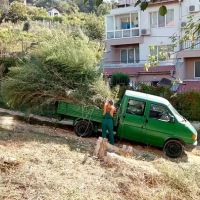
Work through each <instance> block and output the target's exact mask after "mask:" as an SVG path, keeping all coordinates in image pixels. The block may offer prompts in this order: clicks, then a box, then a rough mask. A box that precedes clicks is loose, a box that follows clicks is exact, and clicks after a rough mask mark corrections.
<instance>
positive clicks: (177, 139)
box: [116, 90, 197, 158]
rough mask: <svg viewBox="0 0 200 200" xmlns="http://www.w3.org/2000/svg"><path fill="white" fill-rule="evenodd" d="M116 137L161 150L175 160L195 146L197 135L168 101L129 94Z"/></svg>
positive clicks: (137, 93) (122, 108)
mask: <svg viewBox="0 0 200 200" xmlns="http://www.w3.org/2000/svg"><path fill="white" fill-rule="evenodd" d="M116 136H117V137H120V138H124V139H128V140H132V141H137V142H142V143H145V144H148V145H154V146H158V147H162V148H163V150H164V151H166V154H167V155H168V156H170V157H174V158H176V157H179V156H180V155H181V154H182V152H183V150H184V149H186V150H192V149H194V148H195V147H196V145H197V131H196V130H195V128H194V127H193V126H192V125H191V124H190V122H189V121H187V120H186V119H185V118H184V117H182V116H181V115H180V114H179V113H178V112H177V111H176V109H175V108H174V107H173V106H172V105H171V104H170V102H169V101H168V100H166V99H164V98H162V97H158V96H154V95H149V94H145V93H141V92H136V91H130V90H127V91H126V92H125V95H124V97H123V100H122V103H121V106H120V112H119V124H118V127H117V134H116Z"/></svg>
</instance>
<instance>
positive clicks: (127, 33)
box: [106, 28, 140, 40]
mask: <svg viewBox="0 0 200 200" xmlns="http://www.w3.org/2000/svg"><path fill="white" fill-rule="evenodd" d="M137 36H140V33H139V28H135V29H129V30H128V29H125V30H114V31H107V34H106V39H107V40H108V39H117V38H129V37H137Z"/></svg>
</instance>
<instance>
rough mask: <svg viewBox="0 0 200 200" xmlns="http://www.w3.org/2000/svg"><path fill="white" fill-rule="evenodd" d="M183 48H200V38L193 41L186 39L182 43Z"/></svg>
mask: <svg viewBox="0 0 200 200" xmlns="http://www.w3.org/2000/svg"><path fill="white" fill-rule="evenodd" d="M181 50H200V40H195V41H194V42H193V43H192V42H191V41H190V40H187V41H185V42H184V43H183V44H182V45H181Z"/></svg>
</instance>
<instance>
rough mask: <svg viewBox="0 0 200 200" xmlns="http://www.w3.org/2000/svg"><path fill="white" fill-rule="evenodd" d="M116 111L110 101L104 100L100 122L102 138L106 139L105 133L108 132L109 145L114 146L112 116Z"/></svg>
mask: <svg viewBox="0 0 200 200" xmlns="http://www.w3.org/2000/svg"><path fill="white" fill-rule="evenodd" d="M115 111H116V108H115V107H114V102H113V101H112V100H108V99H107V100H106V102H105V104H104V110H103V121H102V137H103V138H106V131H107V130H108V132H109V141H110V144H112V145H114V136H113V115H114V112H115Z"/></svg>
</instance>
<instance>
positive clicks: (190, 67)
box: [105, 0, 200, 82]
mask: <svg viewBox="0 0 200 200" xmlns="http://www.w3.org/2000/svg"><path fill="white" fill-rule="evenodd" d="M165 5H166V7H167V9H174V26H173V27H160V28H150V13H151V12H156V11H158V10H159V8H160V6H161V4H158V5H153V6H149V7H148V8H147V9H146V10H145V11H144V12H143V11H141V10H140V7H139V6H137V7H134V6H130V7H125V8H118V9H113V10H111V13H110V15H119V14H130V13H131V12H136V11H137V12H138V17H139V28H140V32H141V29H150V31H151V34H150V35H149V36H140V37H131V38H121V39H110V40H107V41H106V44H107V49H108V50H110V52H109V53H106V54H105V56H106V57H107V60H106V62H109V61H116V63H119V62H120V51H119V49H120V48H123V44H126V45H127V44H128V43H129V45H130V47H135V46H138V47H139V51H140V61H141V63H140V64H142V63H144V62H145V61H146V60H148V55H149V53H150V48H149V47H150V45H155V46H159V45H170V44H172V41H171V39H170V38H169V37H170V36H172V35H173V34H175V35H176V36H177V37H179V36H180V37H182V36H183V35H184V34H185V32H184V30H183V29H182V28H181V23H182V22H186V23H187V22H188V19H187V17H188V16H190V15H194V20H195V21H197V20H198V19H199V18H200V11H198V12H194V13H190V12H189V11H188V9H189V6H190V5H196V6H197V7H198V8H199V9H200V2H199V0H183V1H182V2H180V3H179V1H178V0H177V1H176V2H172V3H168V4H165ZM189 42H190V41H189ZM197 42H198V41H197ZM174 52H175V53H174V55H173V56H174V60H173V63H175V64H176V62H177V61H180V60H183V61H184V63H183V64H182V65H181V66H180V67H176V75H175V76H176V77H177V78H180V79H181V80H184V79H194V61H195V60H200V45H199V46H196V49H194V50H191V49H190V48H187V47H186V46H184V47H182V48H181V45H177V46H176V47H175V48H174ZM169 62H172V61H169ZM161 64H162V62H160V65H161ZM134 66H135V65H134ZM134 66H133V67H134ZM163 77H166V78H169V79H173V78H172V77H171V76H170V75H160V77H158V76H157V77H156V78H157V79H159V80H161V79H162V78H163ZM153 78H154V76H151V75H140V76H139V77H131V80H132V81H133V82H135V81H147V82H148V81H152V80H153Z"/></svg>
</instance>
